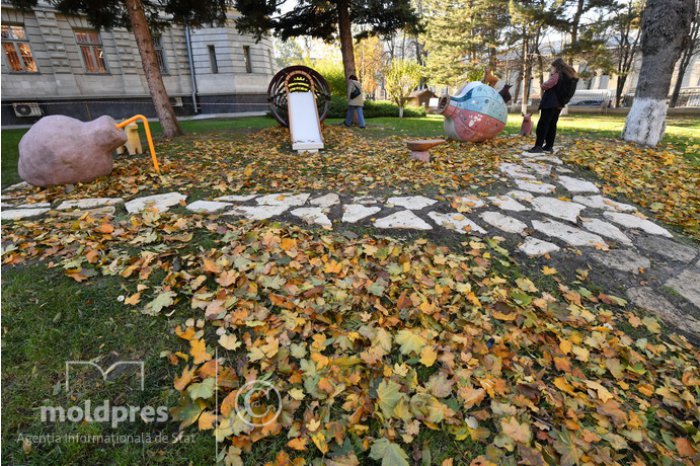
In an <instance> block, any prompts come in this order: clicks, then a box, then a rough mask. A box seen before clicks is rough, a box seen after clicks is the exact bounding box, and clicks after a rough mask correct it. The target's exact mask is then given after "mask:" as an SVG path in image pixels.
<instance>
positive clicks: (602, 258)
mask: <svg viewBox="0 0 700 466" xmlns="http://www.w3.org/2000/svg"><path fill="white" fill-rule="evenodd" d="M591 257H593V259H594V260H595V261H596V262H599V263H601V264H602V265H604V266H605V267H608V268H611V269H615V270H620V271H622V272H631V273H634V274H638V273H640V269H644V270H646V269H648V268H649V267H651V261H650V260H649V259H648V258H646V257H644V256H642V255H641V254H639V253H636V252H634V251H632V250H631V249H613V250H610V251H603V252H598V251H596V252H593V253H591Z"/></svg>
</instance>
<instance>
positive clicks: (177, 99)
mask: <svg viewBox="0 0 700 466" xmlns="http://www.w3.org/2000/svg"><path fill="white" fill-rule="evenodd" d="M170 101H171V103H172V105H173V107H182V106H183V103H182V97H172V98H171V99H170Z"/></svg>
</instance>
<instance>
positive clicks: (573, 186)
mask: <svg viewBox="0 0 700 466" xmlns="http://www.w3.org/2000/svg"><path fill="white" fill-rule="evenodd" d="M558 182H559V184H560V185H562V186H564V187H565V188H566V189H567V190H568V191H569V192H572V193H597V192H600V190H599V189H598V187H597V186H596V185H594V184H593V183H591V182H590V181H586V180H581V179H579V178H572V177H570V176H565V175H560V176H559V179H558Z"/></svg>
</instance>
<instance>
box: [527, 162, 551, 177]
mask: <svg viewBox="0 0 700 466" xmlns="http://www.w3.org/2000/svg"><path fill="white" fill-rule="evenodd" d="M523 165H524V166H525V167H527V168H528V169H530V170H532V171H533V172H535V173H536V174H538V175H539V176H549V175H550V174H551V173H552V166H551V165H548V164H546V163H537V162H524V163H523Z"/></svg>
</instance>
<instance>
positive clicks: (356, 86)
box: [345, 74, 365, 129]
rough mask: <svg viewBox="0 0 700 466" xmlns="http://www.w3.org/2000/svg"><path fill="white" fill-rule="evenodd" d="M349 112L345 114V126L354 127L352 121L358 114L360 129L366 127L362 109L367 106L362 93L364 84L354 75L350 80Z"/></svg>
mask: <svg viewBox="0 0 700 466" xmlns="http://www.w3.org/2000/svg"><path fill="white" fill-rule="evenodd" d="M347 97H348V111H347V113H346V114H345V126H347V127H348V128H349V127H350V126H352V120H353V118H354V116H355V112H357V124H358V126H359V127H360V128H363V129H364V127H365V116H364V114H363V113H362V107H363V106H364V105H365V96H364V94H363V93H362V83H361V82H360V81H358V80H357V76H355V75H354V74H352V75H350V77H349V78H348V94H347Z"/></svg>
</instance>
